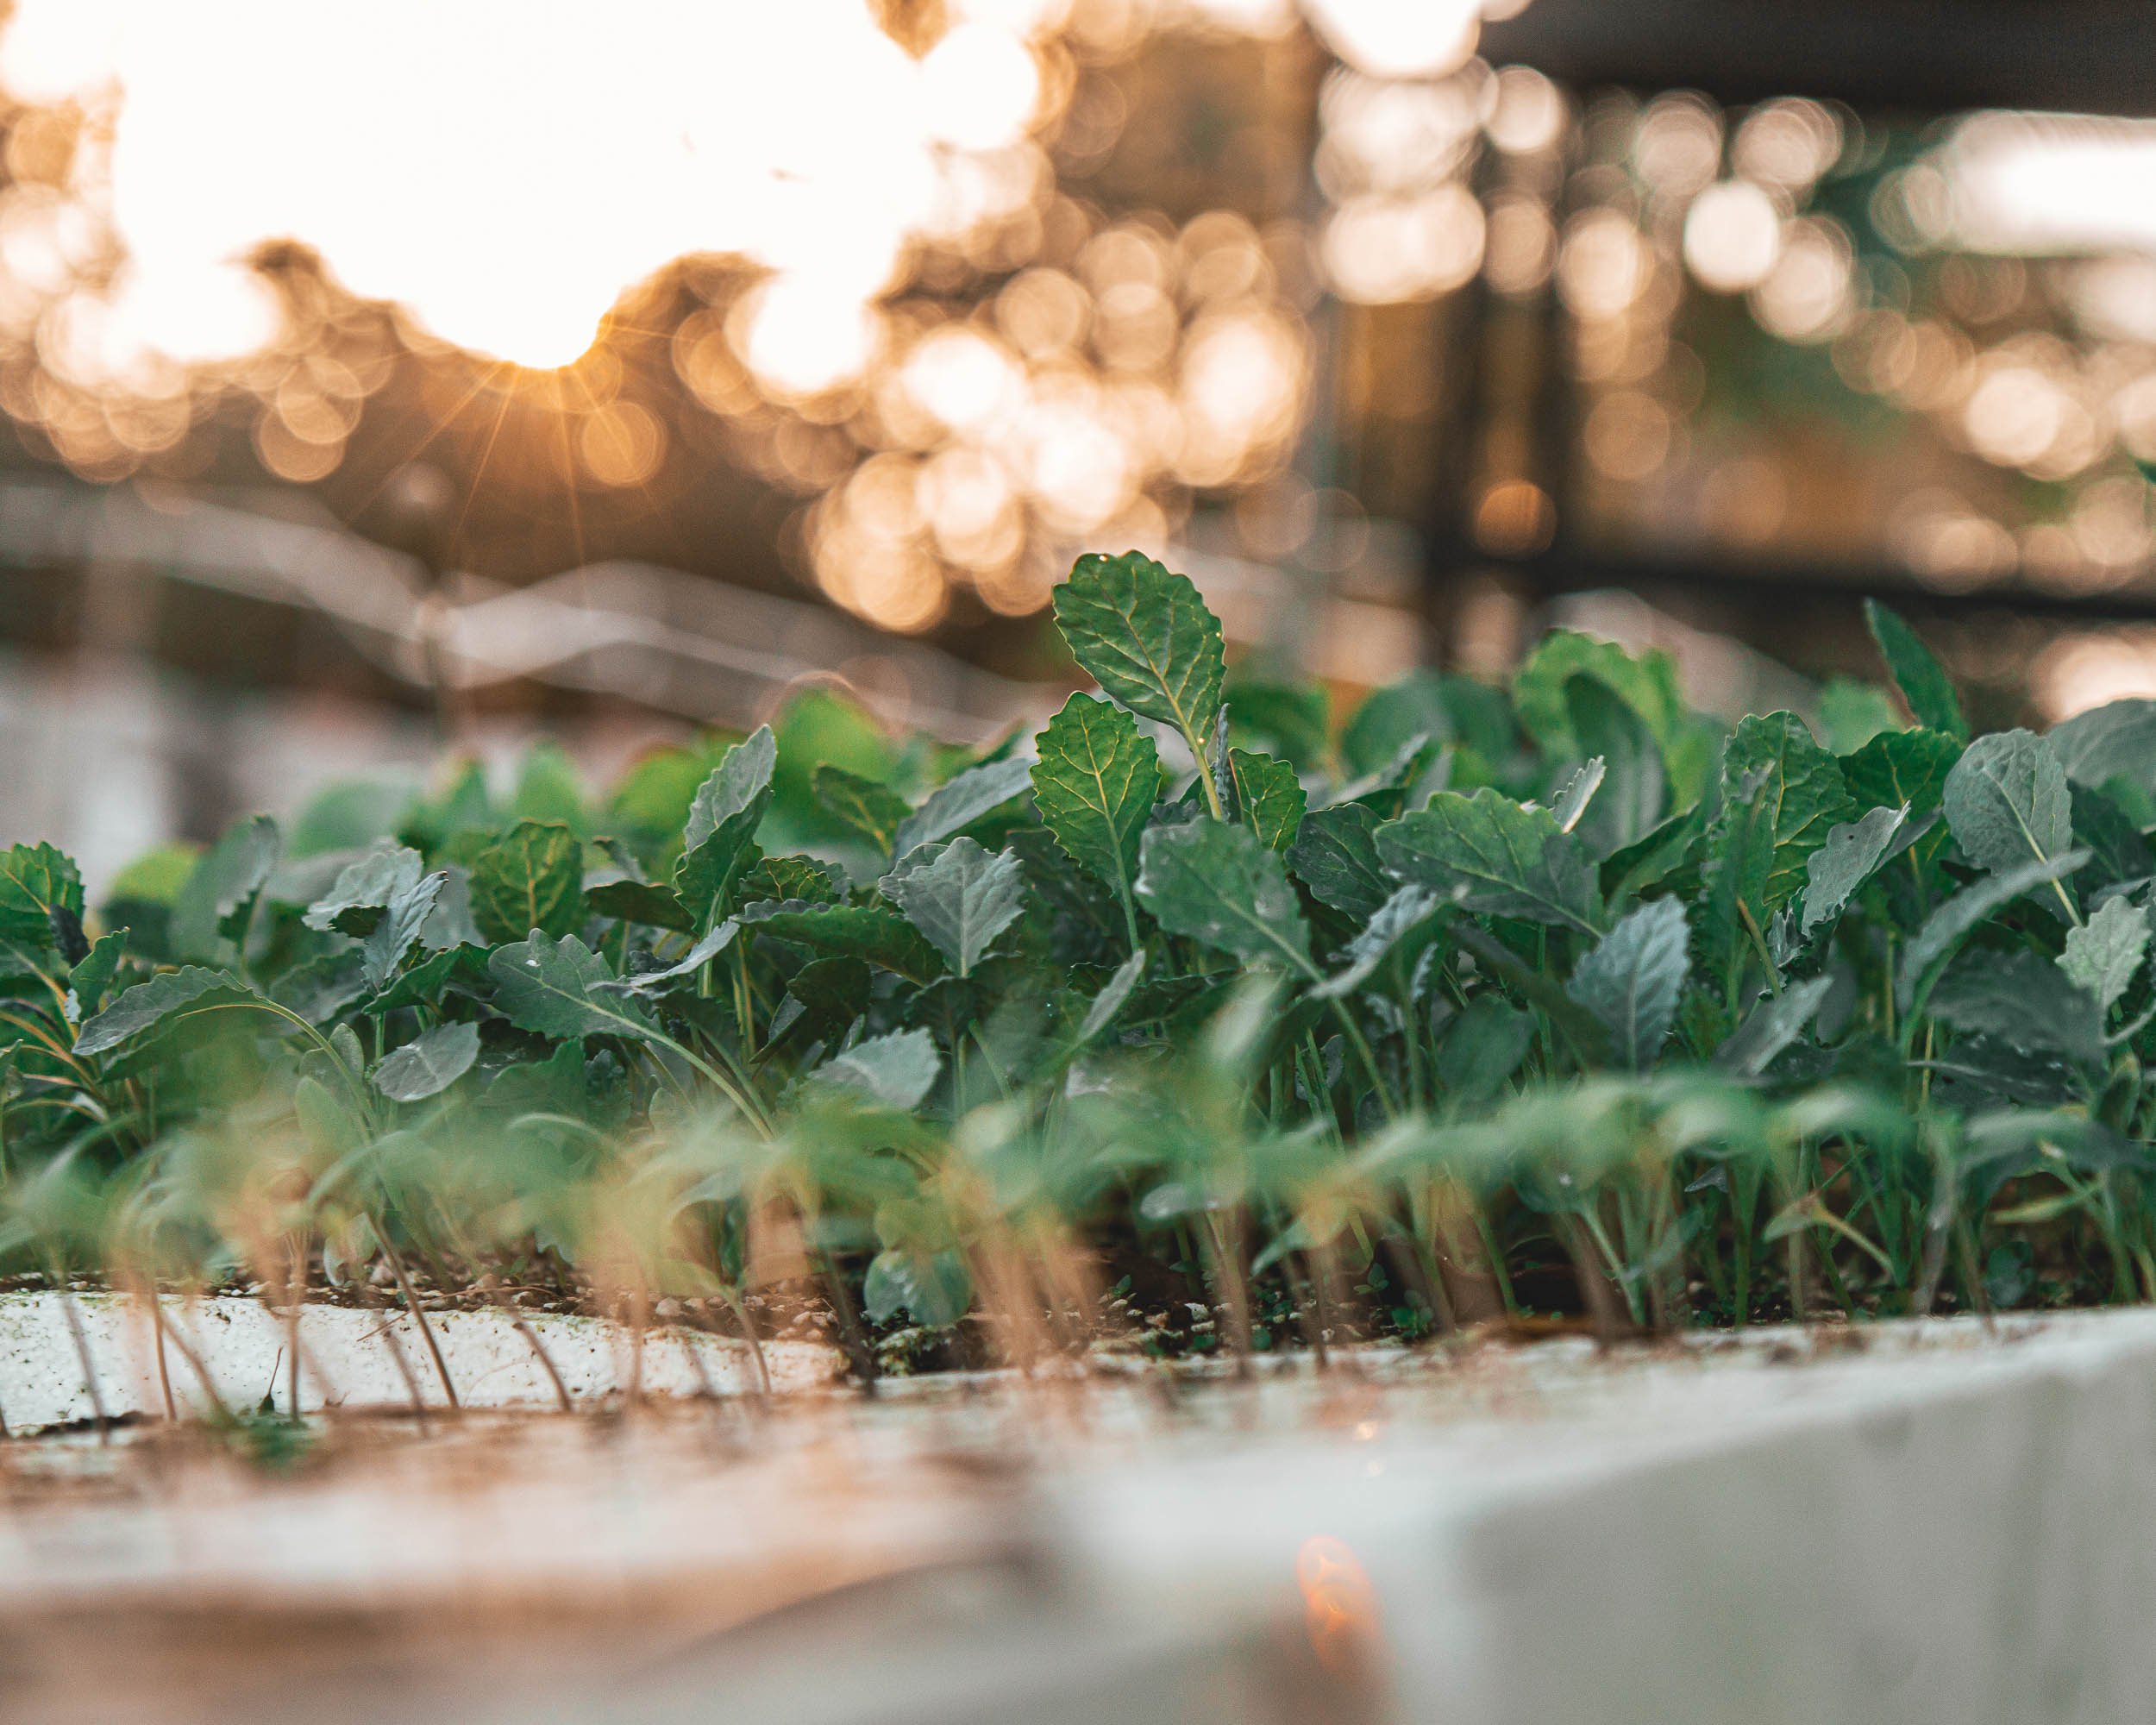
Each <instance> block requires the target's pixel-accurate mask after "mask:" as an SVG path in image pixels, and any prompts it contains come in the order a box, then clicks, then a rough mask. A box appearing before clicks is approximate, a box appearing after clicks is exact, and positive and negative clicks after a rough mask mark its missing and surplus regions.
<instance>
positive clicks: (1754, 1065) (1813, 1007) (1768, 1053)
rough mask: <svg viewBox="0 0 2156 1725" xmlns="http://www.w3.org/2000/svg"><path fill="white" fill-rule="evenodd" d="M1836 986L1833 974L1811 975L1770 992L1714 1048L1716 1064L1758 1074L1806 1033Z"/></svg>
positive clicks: (1748, 1074) (1738, 1072) (1741, 1073)
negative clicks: (1808, 1026) (1831, 989)
mask: <svg viewBox="0 0 2156 1725" xmlns="http://www.w3.org/2000/svg"><path fill="white" fill-rule="evenodd" d="M1833 986H1834V979H1833V977H1832V976H1808V977H1805V978H1803V979H1802V981H1800V982H1791V983H1790V984H1789V986H1788V987H1787V988H1783V990H1782V992H1781V993H1780V994H1767V995H1766V996H1765V998H1764V999H1763V1000H1760V1002H1759V1003H1758V1005H1757V1006H1756V1007H1753V1008H1752V1012H1751V1013H1750V1014H1749V1015H1748V1016H1747V1017H1746V1018H1745V1021H1744V1022H1743V1023H1742V1024H1740V1025H1739V1026H1737V1028H1736V1029H1735V1030H1733V1031H1732V1032H1730V1034H1729V1037H1728V1039H1727V1041H1725V1042H1724V1043H1723V1044H1722V1045H1721V1046H1720V1048H1718V1049H1716V1050H1715V1051H1714V1064H1715V1065H1716V1066H1718V1067H1720V1069H1722V1070H1723V1071H1725V1072H1733V1073H1735V1074H1736V1075H1737V1076H1739V1077H1742V1078H1757V1077H1758V1076H1760V1075H1761V1074H1763V1073H1764V1072H1765V1070H1766V1069H1767V1068H1768V1067H1770V1066H1771V1065H1772V1064H1773V1063H1774V1059H1775V1057H1776V1056H1777V1055H1778V1054H1780V1053H1781V1052H1782V1051H1783V1049H1785V1048H1787V1047H1788V1046H1789V1044H1791V1043H1793V1042H1795V1041H1796V1039H1797V1038H1798V1037H1800V1036H1802V1034H1803V1033H1804V1027H1805V1026H1807V1025H1808V1024H1809V1023H1811V1021H1812V1019H1814V1017H1815V1016H1817V1014H1818V1012H1819V1009H1820V1007H1821V1003H1823V1002H1824V1001H1825V1000H1826V999H1827V990H1828V989H1830V988H1833Z"/></svg>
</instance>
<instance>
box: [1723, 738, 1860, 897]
mask: <svg viewBox="0 0 2156 1725" xmlns="http://www.w3.org/2000/svg"><path fill="white" fill-rule="evenodd" d="M1721 796H1722V806H1721V812H1720V814H1719V815H1718V816H1716V818H1715V820H1714V825H1713V826H1712V827H1711V828H1710V829H1709V830H1708V855H1709V856H1710V857H1711V858H1713V859H1714V862H1715V863H1716V864H1717V865H1718V866H1719V867H1720V868H1721V869H1723V870H1724V871H1725V872H1726V874H1727V876H1728V879H1727V882H1726V885H1725V888H1724V890H1726V891H1731V892H1734V893H1735V894H1737V895H1738V896H1739V898H1740V899H1741V900H1742V902H1743V903H1744V904H1745V906H1747V907H1748V908H1749V910H1750V911H1751V913H1752V916H1753V917H1754V919H1756V920H1757V921H1758V924H1759V925H1760V926H1761V927H1763V928H1764V926H1765V925H1766V922H1767V919H1768V918H1769V917H1770V916H1771V914H1772V913H1774V912H1776V911H1777V910H1779V909H1781V907H1782V906H1783V905H1785V904H1787V903H1789V900H1791V899H1793V898H1795V897H1796V895H1797V894H1798V893H1800V892H1802V890H1803V889H1804V888H1805V886H1806V885H1807V884H1808V881H1809V879H1810V864H1811V859H1812V854H1813V853H1814V851H1816V850H1819V849H1820V848H1821V846H1822V845H1824V844H1826V843H1827V834H1828V833H1829V832H1830V831H1833V827H1834V825H1836V823H1838V822H1840V821H1843V820H1846V819H1848V818H1849V817H1850V816H1851V815H1852V814H1854V813H1855V812H1856V809H1855V806H1853V804H1852V802H1851V800H1850V797H1849V790H1848V787H1847V786H1846V784H1845V783H1844V782H1843V781H1842V775H1841V767H1840V765H1839V763H1838V762H1836V761H1835V759H1834V757H1833V756H1831V755H1829V754H1828V753H1827V751H1826V750H1824V749H1821V747H1820V746H1819V744H1818V743H1814V741H1813V740H1812V733H1811V732H1810V731H1808V729H1806V727H1805V724H1804V721H1803V720H1802V719H1801V718H1798V717H1797V716H1796V714H1795V713H1793V712H1775V713H1768V714H1766V715H1765V716H1764V717H1754V718H1746V719H1745V720H1744V721H1743V722H1742V723H1740V724H1739V725H1738V726H1737V728H1736V730H1735V731H1733V732H1731V733H1730V738H1729V743H1728V746H1727V749H1725V750H1724V751H1723V753H1722V771H1721Z"/></svg>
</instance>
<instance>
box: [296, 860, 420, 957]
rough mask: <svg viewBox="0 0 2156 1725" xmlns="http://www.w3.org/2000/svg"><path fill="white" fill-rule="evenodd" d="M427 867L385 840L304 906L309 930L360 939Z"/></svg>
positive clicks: (368, 932) (345, 867)
mask: <svg viewBox="0 0 2156 1725" xmlns="http://www.w3.org/2000/svg"><path fill="white" fill-rule="evenodd" d="M425 867H426V865H425V864H424V862H423V861H422V860H421V858H420V855H419V853H418V852H417V850H412V849H411V847H410V846H409V845H404V844H396V843H394V842H393V841H384V842H383V843H382V844H378V845H376V846H375V848H374V849H373V850H369V851H368V852H367V854H366V855H365V856H361V857H360V859H359V860H358V861H357V862H348V863H347V864H346V865H345V866H344V868H343V869H342V870H340V871H339V873H338V875H337V876H336V879H335V881H334V882H333V883H332V884H331V886H330V888H329V891H328V892H326V893H324V894H323V895H322V897H320V898H318V899H317V900H315V901H314V902H313V903H312V904H310V905H309V906H307V913H306V916H305V917H304V919H303V920H304V922H305V923H306V925H307V926H308V927H309V928H313V929H321V930H323V931H329V930H334V931H336V932H337V933H339V934H348V935H352V936H354V937H363V936H366V935H369V934H372V933H373V931H374V925H375V924H377V923H378V922H379V921H380V920H381V919H382V911H383V908H384V907H385V906H387V904H388V903H389V901H390V900H391V899H392V898H393V897H394V896H395V895H396V894H398V892H399V891H400V890H403V889H405V888H410V887H411V886H412V885H414V884H415V883H416V882H417V881H418V879H419V877H420V875H422V874H423V873H424V872H425Z"/></svg>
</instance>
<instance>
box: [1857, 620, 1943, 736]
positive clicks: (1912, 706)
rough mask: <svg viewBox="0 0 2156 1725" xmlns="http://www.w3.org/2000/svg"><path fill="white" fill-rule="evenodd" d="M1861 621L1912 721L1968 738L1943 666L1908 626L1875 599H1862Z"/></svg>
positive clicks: (1933, 729) (1935, 729) (1930, 728)
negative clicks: (1877, 648) (1883, 659)
mask: <svg viewBox="0 0 2156 1725" xmlns="http://www.w3.org/2000/svg"><path fill="white" fill-rule="evenodd" d="M1864 620H1865V623H1866V624H1869V625H1870V627H1871V638H1872V639H1873V640H1874V641H1876V642H1877V643H1879V651H1880V653H1881V654H1882V655H1883V656H1884V658H1885V660H1886V662H1887V669H1888V670H1890V671H1891V672H1892V673H1893V674H1894V682H1895V687H1897V688H1898V689H1900V690H1901V691H1902V699H1903V700H1905V701H1907V702H1908V706H1909V712H1911V714H1913V715H1914V716H1915V719H1916V722H1917V723H1918V724H1921V725H1923V726H1925V727H1926V728H1927V729H1929V730H1932V731H1939V732H1941V733H1942V734H1943V735H1945V736H1947V737H1953V738H1954V739H1956V740H1957V741H1959V742H1964V743H1965V742H1967V741H1968V740H1969V721H1968V720H1967V719H1966V718H1963V717H1962V712H1961V701H1960V699H1959V697H1958V696H1957V695H1956V694H1955V693H1954V686H1953V682H1952V680H1951V679H1950V678H1949V677H1948V676H1947V674H1946V667H1945V666H1943V665H1941V664H1940V662H1939V661H1938V659H1937V658H1936V657H1935V656H1934V655H1933V653H1932V650H1931V649H1930V648H1928V647H1927V646H1926V645H1925V644H1924V643H1923V642H1922V641H1921V640H1919V639H1918V638H1917V634H1916V631H1915V630H1913V629H1911V628H1910V627H1909V626H1908V624H1906V623H1904V622H1903V621H1902V619H1901V618H1899V617H1897V616H1896V614H1895V613H1894V612H1890V611H1889V610H1888V609H1887V608H1886V607H1885V606H1884V605H1881V604H1880V603H1879V602H1878V600H1877V599H1866V600H1865V602H1864Z"/></svg>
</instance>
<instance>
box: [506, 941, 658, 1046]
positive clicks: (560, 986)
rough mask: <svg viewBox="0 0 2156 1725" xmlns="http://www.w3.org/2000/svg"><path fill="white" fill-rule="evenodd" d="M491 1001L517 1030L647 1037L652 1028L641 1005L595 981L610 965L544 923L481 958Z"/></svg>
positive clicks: (605, 976) (604, 977)
mask: <svg viewBox="0 0 2156 1725" xmlns="http://www.w3.org/2000/svg"><path fill="white" fill-rule="evenodd" d="M486 969H487V974H488V975H491V976H492V978H493V979H494V1003H495V1005H496V1006H497V1007H499V1008H500V1009H501V1011H502V1013H503V1014H504V1015H505V1017H506V1018H507V1019H509V1021H510V1022H511V1024H513V1025H515V1026H517V1027H518V1028H519V1029H521V1030H529V1031H536V1032H537V1033H538V1034H540V1035H541V1036H551V1037H557V1038H563V1039H567V1038H571V1037H586V1036H621V1037H630V1038H636V1039H638V1040H643V1041H649V1039H651V1038H652V1037H653V1035H654V1033H655V1028H654V1026H653V1025H652V1023H651V1020H650V1019H649V1018H647V1017H645V1015H644V1013H643V1010H642V1007H637V1006H635V1005H633V1004H631V1003H630V1002H629V1001H627V1000H624V999H623V998H622V997H621V996H620V995H619V994H615V993H613V992H611V991H610V990H608V989H606V988H602V987H601V986H600V985H601V984H603V983H606V982H612V981H613V980H614V973H613V970H612V969H611V967H610V966H609V965H608V964H607V963H606V961H605V959H604V958H602V957H599V954H598V953H596V952H594V951H592V949H591V948H590V947H588V946H586V944H584V943H583V942H582V941H580V940H579V939H578V938H576V937H575V936H574V935H573V934H565V935H563V936H562V937H561V938H560V939H559V940H556V939H555V938H553V937H551V936H549V935H548V933H547V932H546V931H544V930H543V929H540V930H535V931H533V932H532V934H531V936H530V938H529V939H525V940H520V941H517V942H514V943H513V944H510V945H507V946H502V947H497V948H496V949H495V950H494V954H493V956H492V957H490V958H489V959H488V960H487V961H486Z"/></svg>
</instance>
